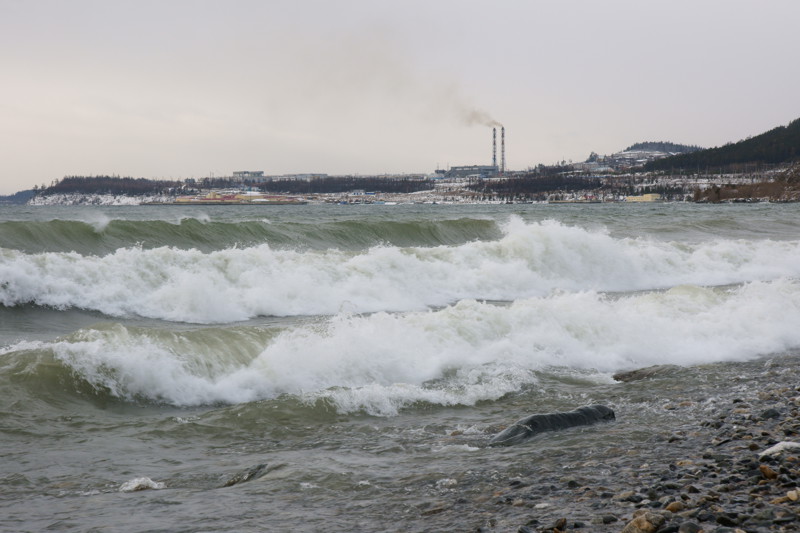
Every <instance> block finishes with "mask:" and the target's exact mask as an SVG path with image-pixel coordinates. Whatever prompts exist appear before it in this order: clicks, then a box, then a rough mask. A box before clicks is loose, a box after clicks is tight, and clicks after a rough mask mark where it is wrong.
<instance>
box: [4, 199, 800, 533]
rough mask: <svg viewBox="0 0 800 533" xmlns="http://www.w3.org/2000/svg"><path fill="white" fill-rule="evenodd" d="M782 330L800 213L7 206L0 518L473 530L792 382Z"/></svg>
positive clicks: (142, 527) (790, 309) (68, 527)
mask: <svg viewBox="0 0 800 533" xmlns="http://www.w3.org/2000/svg"><path fill="white" fill-rule="evenodd" d="M798 325H800V210H798V209H797V206H796V205H793V204H782V205H773V204H757V205H694V204H648V205H645V204H642V205H624V204H608V205H605V204H590V205H577V204H576V205H570V204H560V205H540V204H529V205H497V206H486V205H468V206H467V205H465V206H449V205H392V206H389V205H350V206H345V205H324V206H323V205H306V206H269V207H267V206H225V207H215V206H203V207H199V206H198V207H184V206H128V207H36V208H34V207H19V206H13V207H6V206H4V207H0V429H2V433H0V488H1V490H0V528H2V529H3V530H5V531H45V530H52V531H120V532H122V531H289V530H294V531H423V530H425V531H454V530H455V531H463V530H474V529H475V527H477V526H479V525H481V523H482V522H481V520H483V519H484V517H483V515H481V514H480V507H481V502H484V501H485V498H486V495H487V494H489V495H490V494H491V492H492V490H493V487H495V486H496V485H497V484H500V483H503V480H507V479H508V478H510V477H513V476H515V475H518V474H524V473H525V472H526V470H525V469H526V468H527V469H530V468H534V466H532V465H533V463H534V462H535V468H544V469H547V468H549V469H550V470H549V471H552V472H555V471H558V469H559V468H563V467H564V465H570V464H573V463H574V462H575V461H578V460H580V459H581V458H582V459H584V460H585V459H586V457H587V456H592V457H597V458H599V459H602V458H603V457H608V456H611V455H613V454H615V453H619V449H620V447H621V446H622V447H637V446H639V447H646V446H649V444H648V437H649V436H650V434H651V431H652V428H654V427H657V428H659V430H661V431H666V432H668V431H670V430H672V429H674V428H678V427H680V425H681V424H682V420H681V413H680V412H676V411H672V410H668V409H664V404H665V402H670V401H676V400H679V399H682V398H688V399H690V400H691V401H692V402H693V405H695V406H696V407H695V409H697V410H700V411H702V410H703V409H708V408H711V407H712V406H713V403H714V402H715V401H716V400H717V399H719V398H721V397H724V396H726V395H730V394H744V393H747V392H752V391H753V390H757V388H758V387H760V386H763V382H764V379H767V378H764V377H763V376H764V375H765V372H766V371H767V370H766V369H768V368H774V365H776V364H781V365H786V366H787V368H788V367H791V368H793V369H795V370H793V371H796V364H797V356H798V353H800V352H799V350H798V349H800V327H798ZM776 361H777V362H779V363H776ZM667 363H668V364H674V365H678V367H679V368H677V369H676V370H675V371H674V372H673V373H672V374H670V375H668V376H666V377H664V378H662V379H658V380H651V381H649V382H647V383H645V384H620V383H617V382H615V381H614V380H613V379H612V377H611V376H612V375H613V374H614V373H615V372H618V371H622V370H630V369H635V368H640V367H646V366H650V365H656V364H667ZM592 403H602V404H605V405H608V406H610V407H612V408H613V409H614V410H615V412H616V414H617V420H616V421H615V422H612V423H608V424H601V425H597V426H590V427H585V428H580V429H578V428H576V429H574V430H567V431H565V432H558V433H552V434H550V435H548V436H547V437H546V438H537V439H534V440H533V441H531V442H529V443H524V444H521V445H518V446H514V447H508V448H494V447H488V446H487V443H488V440H489V439H490V438H491V436H492V435H493V434H494V433H496V432H497V431H499V430H500V429H501V428H502V427H504V426H505V425H508V424H510V423H512V422H514V421H515V420H517V419H519V418H522V417H523V416H527V415H529V414H533V413H546V412H552V411H563V410H571V409H574V408H576V407H579V406H582V405H588V404H592ZM648 428H650V430H648ZM261 465H263V466H261ZM528 471H529V470H528ZM248 472H250V473H251V474H252V478H251V479H245V478H248ZM226 485H228V486H226ZM459 505H460V506H461V507H459Z"/></svg>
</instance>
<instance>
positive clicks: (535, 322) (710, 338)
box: [43, 280, 800, 415]
mask: <svg viewBox="0 0 800 533" xmlns="http://www.w3.org/2000/svg"><path fill="white" fill-rule="evenodd" d="M798 323H800V282H797V281H790V280H779V281H775V282H753V283H750V284H746V285H743V286H738V287H733V288H727V289H723V288H718V289H709V288H702V287H697V286H679V287H675V288H673V289H670V290H667V291H664V292H646V293H638V294H630V295H627V296H622V297H615V298H612V297H608V296H604V295H602V294H598V293H594V292H582V293H558V294H553V295H550V296H547V297H544V298H529V299H524V300H519V301H517V302H514V303H513V304H510V305H506V306H498V305H491V304H486V303H480V302H477V301H474V300H464V301H461V302H459V303H458V304H456V305H453V306H449V307H446V308H444V309H441V310H438V311H429V312H411V313H406V314H389V313H376V314H373V315H368V316H352V315H347V316H345V315H339V316H335V317H332V318H331V319H329V320H328V321H326V322H324V323H320V324H316V325H310V326H294V327H292V328H289V329H286V330H284V331H283V332H282V333H281V334H279V335H277V336H276V337H269V338H267V337H265V338H264V341H263V342H264V346H263V348H261V350H260V352H259V350H252V346H251V345H250V344H248V349H247V350H244V349H240V350H238V351H239V352H241V353H236V352H237V346H236V345H237V342H241V343H252V338H250V337H247V334H246V331H247V328H244V327H243V328H241V333H240V334H241V335H242V337H243V338H242V339H241V340H240V341H236V339H235V337H228V341H227V343H226V344H223V345H220V346H218V347H217V348H215V349H209V348H208V343H207V342H206V339H205V337H202V338H198V339H197V340H195V341H191V338H189V340H187V339H186V338H179V336H177V337H176V338H175V339H171V338H170V336H161V337H158V338H156V337H154V336H153V335H152V334H149V333H147V332H142V331H131V330H129V329H127V328H125V327H123V326H120V325H118V326H114V327H111V328H106V329H87V330H83V331H81V332H80V333H79V334H75V335H72V336H70V337H69V338H65V339H62V340H59V341H56V342H53V343H49V344H45V345H43V346H47V347H48V348H49V349H50V350H52V352H53V354H54V357H56V358H57V359H58V360H60V361H62V362H63V363H64V364H66V365H67V366H69V367H70V368H71V369H72V370H73V372H74V373H75V374H76V375H78V376H80V377H81V378H83V379H85V380H86V381H88V382H89V383H91V384H93V385H95V386H96V387H98V388H103V389H104V390H107V391H108V392H109V393H111V394H114V395H117V396H119V397H122V398H139V399H147V400H149V401H156V402H167V403H171V404H175V405H198V404H209V403H216V402H227V403H239V402H248V401H254V400H259V399H270V398H276V397H278V396H280V395H282V394H291V395H295V396H297V397H299V398H301V399H304V400H306V401H308V402H315V401H317V400H319V399H320V398H322V399H325V400H326V401H330V402H332V403H333V404H334V405H335V406H336V408H337V410H339V411H340V412H353V411H360V410H363V411H366V412H369V413H372V414H377V415H392V414H395V413H397V411H398V410H399V409H402V408H404V407H408V406H411V405H413V404H415V403H418V402H427V403H433V404H439V405H456V404H463V405H473V404H475V403H476V402H478V401H482V400H494V399H497V398H499V397H501V396H503V395H504V394H507V393H509V392H512V391H517V390H520V389H521V388H522V387H525V386H531V385H533V386H536V383H537V377H536V376H537V372H539V371H542V370H545V371H549V372H552V371H554V370H555V369H563V371H567V372H571V373H574V372H578V373H580V374H581V376H582V379H596V380H598V381H606V380H608V377H607V375H608V373H611V372H615V371H619V370H624V369H631V368H636V367H644V366H648V365H653V364H661V363H673V364H678V365H694V364H703V363H712V362H719V361H743V360H748V359H752V358H753V357H756V356H758V355H762V354H770V353H777V352H782V351H786V350H789V349H792V348H797V347H800V329H799V328H797V324H798ZM183 335H186V336H188V337H191V335H197V333H192V332H188V333H185V334H183ZM230 335H235V333H230ZM245 337H247V338H245ZM201 346H202V347H203V348H200V347H201ZM248 350H249V351H248ZM244 352H247V353H250V355H249V356H245V355H243V353H244Z"/></svg>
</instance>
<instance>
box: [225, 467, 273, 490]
mask: <svg viewBox="0 0 800 533" xmlns="http://www.w3.org/2000/svg"><path fill="white" fill-rule="evenodd" d="M266 469H267V465H266V464H265V463H261V464H258V465H256V466H254V467H252V468H248V469H247V470H244V471H242V472H239V473H237V474H234V475H233V476H232V477H231V478H230V479H229V480H228V481H226V482H225V484H224V485H222V486H223V487H232V486H233V485H238V484H239V483H245V482H246V481H252V480H254V479H258V478H260V477H261V476H263V475H264V474H266Z"/></svg>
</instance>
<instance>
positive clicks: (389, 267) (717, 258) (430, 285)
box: [0, 218, 800, 323]
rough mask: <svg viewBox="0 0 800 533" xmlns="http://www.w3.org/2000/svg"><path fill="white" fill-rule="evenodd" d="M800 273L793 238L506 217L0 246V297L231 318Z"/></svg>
mask: <svg viewBox="0 0 800 533" xmlns="http://www.w3.org/2000/svg"><path fill="white" fill-rule="evenodd" d="M195 223H196V224H200V223H201V222H197V221H194V222H192V224H195ZM111 225H113V222H112V223H110V224H109V226H111ZM106 231H107V230H106ZM799 276H800V241H772V240H758V241H752V240H744V239H740V240H730V239H717V240H714V241H710V242H703V243H697V244H687V243H675V242H663V241H654V240H649V239H645V238H614V237H612V236H610V235H609V234H608V233H607V232H605V231H604V230H587V229H583V228H578V227H572V226H567V225H563V224H561V223H558V222H553V221H545V222H533V223H526V222H524V221H522V220H521V219H519V218H512V219H510V220H509V221H508V223H506V224H505V225H504V226H503V228H502V234H501V235H500V236H499V237H498V238H496V239H493V240H475V241H470V242H463V243H461V244H455V245H438V246H425V247H421V246H414V247H403V246H394V245H388V244H385V245H376V246H372V247H369V248H363V249H355V250H342V249H320V250H316V249H307V250H295V249H281V248H276V247H274V246H271V245H269V244H258V245H255V246H250V247H245V248H228V249H223V250H216V251H211V252H204V251H201V250H198V249H182V248H179V247H174V246H162V247H158V248H144V247H142V246H132V247H127V248H120V249H117V250H115V251H114V252H113V253H109V254H107V255H86V254H81V253H78V252H42V253H25V252H21V251H18V250H13V249H0V304H2V305H5V306H7V307H13V306H19V305H25V304H34V305H39V306H50V307H54V308H58V309H66V308H81V309H87V310H93V311H99V312H102V313H104V314H106V315H109V316H118V317H130V316H140V317H148V318H155V319H161V320H168V321H175V322H193V323H230V322H237V321H242V320H247V319H251V318H253V317H258V316H299V315H335V314H337V313H340V312H351V313H365V312H377V311H392V312H398V311H413V310H421V309H425V308H436V307H441V306H446V305H450V304H453V303H455V302H457V301H459V300H463V299H477V300H500V301H512V300H516V299H519V298H535V297H543V296H547V295H550V294H553V293H554V292H556V291H564V292H580V291H596V292H628V291H642V290H653V289H664V288H669V287H674V286H677V285H684V284H689V285H698V286H720V285H726V284H736V283H746V282H750V281H769V280H776V279H781V278H796V277H799Z"/></svg>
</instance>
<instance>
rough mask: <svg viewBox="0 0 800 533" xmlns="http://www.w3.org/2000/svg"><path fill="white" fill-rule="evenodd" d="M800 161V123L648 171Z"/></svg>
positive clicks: (677, 158) (652, 163)
mask: <svg viewBox="0 0 800 533" xmlns="http://www.w3.org/2000/svg"><path fill="white" fill-rule="evenodd" d="M798 159H800V119H797V120H794V121H792V122H790V123H789V125H788V126H779V127H777V128H775V129H772V130H770V131H768V132H766V133H762V134H761V135H758V136H756V137H751V138H749V139H746V140H744V141H739V142H737V143H732V144H726V145H725V146H720V147H718V148H709V149H707V150H700V151H698V152H692V153H688V154H679V155H674V156H671V157H665V158H664V159H659V160H656V161H650V162H649V163H647V164H646V165H645V167H644V168H645V170H669V169H678V168H685V169H696V168H702V169H705V168H707V167H729V166H731V165H738V164H743V163H772V164H775V163H788V162H790V161H795V160H798Z"/></svg>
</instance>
